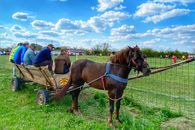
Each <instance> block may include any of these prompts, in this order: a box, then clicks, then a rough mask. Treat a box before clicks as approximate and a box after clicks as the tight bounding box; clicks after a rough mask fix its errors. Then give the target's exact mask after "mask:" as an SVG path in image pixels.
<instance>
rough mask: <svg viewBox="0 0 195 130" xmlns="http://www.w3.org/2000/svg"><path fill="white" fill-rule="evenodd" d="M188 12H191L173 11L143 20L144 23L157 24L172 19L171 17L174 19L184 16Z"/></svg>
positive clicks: (186, 10) (185, 10) (187, 10)
mask: <svg viewBox="0 0 195 130" xmlns="http://www.w3.org/2000/svg"><path fill="white" fill-rule="evenodd" d="M189 12H191V10H189V9H173V10H170V11H167V12H164V13H161V14H159V15H154V16H151V17H146V19H145V20H144V22H145V23H148V22H153V23H158V22H160V21H162V20H165V19H168V18H172V17H176V16H181V15H186V14H188V13H189Z"/></svg>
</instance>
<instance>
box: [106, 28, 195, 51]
mask: <svg viewBox="0 0 195 130" xmlns="http://www.w3.org/2000/svg"><path fill="white" fill-rule="evenodd" d="M126 28H128V27H126V25H123V26H121V27H119V28H113V29H112V30H111V34H110V37H109V39H112V40H115V41H118V42H119V41H124V42H125V41H126V42H129V41H137V40H142V39H143V38H153V39H152V40H146V41H143V42H136V44H137V43H140V45H142V46H146V47H149V46H151V47H158V45H153V44H154V43H159V42H161V43H162V44H164V45H167V46H170V45H171V44H172V45H173V43H174V44H175V46H176V45H177V46H179V45H185V46H187V45H188V46H189V45H194V43H193V41H195V37H194V34H195V24H192V25H183V26H182V25H180V26H172V27H166V28H155V29H152V30H147V31H146V32H143V33H136V32H135V31H132V32H131V31H128V30H127V29H126ZM134 30H135V29H134ZM167 39H168V40H167ZM168 43H169V44H168ZM159 49H160V48H159Z"/></svg>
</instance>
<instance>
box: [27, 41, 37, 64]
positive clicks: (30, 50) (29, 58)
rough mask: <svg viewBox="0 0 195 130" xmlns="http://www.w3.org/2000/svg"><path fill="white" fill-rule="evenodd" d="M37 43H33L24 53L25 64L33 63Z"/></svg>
mask: <svg viewBox="0 0 195 130" xmlns="http://www.w3.org/2000/svg"><path fill="white" fill-rule="evenodd" d="M35 49H36V45H35V44H34V43H32V44H31V45H30V47H29V48H28V50H27V51H26V53H25V54H24V65H32V64H33V60H34V58H35V56H36V55H35Z"/></svg>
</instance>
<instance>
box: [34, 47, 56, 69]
mask: <svg viewBox="0 0 195 130" xmlns="http://www.w3.org/2000/svg"><path fill="white" fill-rule="evenodd" d="M53 49H54V46H53V45H52V44H49V45H48V46H47V47H46V48H43V49H42V50H41V51H40V52H39V53H38V54H37V55H36V56H35V58H34V60H33V65H34V66H36V67H40V66H48V69H49V71H51V72H52V66H53V60H52V56H51V51H53Z"/></svg>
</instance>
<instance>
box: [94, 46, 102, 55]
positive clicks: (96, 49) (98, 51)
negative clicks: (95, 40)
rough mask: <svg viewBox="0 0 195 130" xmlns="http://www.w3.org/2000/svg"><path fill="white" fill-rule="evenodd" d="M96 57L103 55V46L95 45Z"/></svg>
mask: <svg viewBox="0 0 195 130" xmlns="http://www.w3.org/2000/svg"><path fill="white" fill-rule="evenodd" d="M93 53H94V55H99V54H100V53H101V46H100V45H99V44H97V45H95V47H94V48H93Z"/></svg>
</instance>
